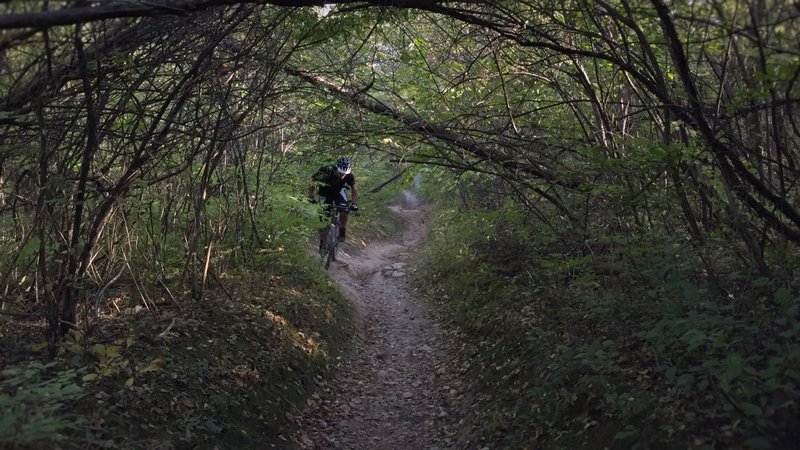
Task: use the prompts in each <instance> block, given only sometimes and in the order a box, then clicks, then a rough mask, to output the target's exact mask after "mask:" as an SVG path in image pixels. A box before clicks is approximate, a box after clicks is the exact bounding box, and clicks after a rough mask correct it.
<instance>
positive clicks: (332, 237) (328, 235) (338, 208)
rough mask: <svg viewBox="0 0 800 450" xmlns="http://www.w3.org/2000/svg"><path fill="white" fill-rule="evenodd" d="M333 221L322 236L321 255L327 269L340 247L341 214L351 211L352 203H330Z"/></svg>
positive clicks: (329, 207)
mask: <svg viewBox="0 0 800 450" xmlns="http://www.w3.org/2000/svg"><path fill="white" fill-rule="evenodd" d="M327 209H328V210H329V211H330V218H331V223H330V224H329V225H328V226H327V227H326V228H325V230H324V231H323V233H322V236H320V242H319V257H320V260H321V261H322V264H323V265H324V266H325V268H326V269H328V268H330V266H331V261H336V251H337V250H338V249H339V214H341V213H342V212H349V211H350V205H335V206H333V205H329V206H328V207H327Z"/></svg>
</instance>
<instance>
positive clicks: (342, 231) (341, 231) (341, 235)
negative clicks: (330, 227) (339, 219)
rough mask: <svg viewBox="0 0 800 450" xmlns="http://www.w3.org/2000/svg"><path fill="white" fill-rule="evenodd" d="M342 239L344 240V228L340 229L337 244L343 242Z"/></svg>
mask: <svg viewBox="0 0 800 450" xmlns="http://www.w3.org/2000/svg"><path fill="white" fill-rule="evenodd" d="M344 239H345V233H344V228H342V229H340V230H339V242H344Z"/></svg>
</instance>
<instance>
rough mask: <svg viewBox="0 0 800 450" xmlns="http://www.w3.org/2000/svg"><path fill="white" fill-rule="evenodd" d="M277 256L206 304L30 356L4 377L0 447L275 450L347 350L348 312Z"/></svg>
mask: <svg viewBox="0 0 800 450" xmlns="http://www.w3.org/2000/svg"><path fill="white" fill-rule="evenodd" d="M278 257H279V256H278V255H275V254H270V253H268V252H267V253H264V254H262V255H259V256H257V257H256V259H257V261H256V262H255V263H254V265H253V267H252V268H251V269H249V270H247V271H240V272H239V273H230V274H227V275H225V276H224V277H222V283H223V284H222V286H224V287H218V288H216V289H213V290H211V291H210V292H209V293H208V295H207V297H206V298H204V300H203V301H202V302H201V303H199V304H198V303H195V302H182V301H176V302H169V303H165V304H161V305H156V306H154V307H151V308H150V309H147V308H143V307H141V306H136V307H124V309H123V310H121V311H120V312H119V313H118V314H116V315H115V317H113V318H111V319H109V321H108V322H109V323H108V325H106V326H104V328H103V329H102V332H101V333H97V332H96V333H93V334H92V335H90V336H87V337H83V336H82V335H81V334H80V333H77V332H74V333H72V334H70V335H68V336H67V338H66V340H65V342H64V343H63V344H62V345H61V346H60V348H59V353H58V356H57V357H56V358H55V359H54V360H52V362H49V363H47V364H46V365H43V363H42V362H40V361H39V360H38V359H40V358H41V359H44V360H48V358H47V357H46V355H35V354H33V355H28V356H29V358H28V359H29V360H30V359H33V361H31V362H24V363H18V364H16V365H15V366H13V367H11V368H7V369H6V370H4V371H3V379H2V381H0V387H2V390H3V395H2V396H0V407H2V408H3V422H4V423H3V424H2V426H0V431H2V434H0V442H3V443H4V444H3V446H10V447H12V448H13V447H20V448H28V447H34V448H35V447H43V448H49V447H51V446H59V447H62V448H87V447H88V448H91V447H114V448H116V447H120V446H122V447H125V448H165V447H172V446H179V447H180V446H192V447H196V446H203V447H209V448H210V447H213V446H214V445H222V446H223V447H231V446H234V447H238V448H257V447H261V446H263V445H268V443H270V442H272V443H277V444H280V443H281V442H282V439H284V438H287V437H288V436H287V435H286V431H287V429H288V428H287V427H290V426H291V425H290V424H289V423H287V420H286V418H285V417H284V411H286V410H287V408H288V406H289V405H291V404H293V403H294V402H297V401H299V400H300V399H303V398H305V396H306V395H307V393H308V392H307V390H308V388H309V386H310V385H311V383H312V382H313V381H314V379H315V378H317V377H321V376H322V374H324V373H325V371H326V370H327V369H328V368H329V364H330V363H331V359H332V358H333V357H334V356H335V355H336V353H337V352H338V351H339V350H341V348H342V347H343V345H344V344H345V343H346V342H347V337H348V335H349V333H348V330H349V319H350V305H349V303H348V302H347V301H346V300H345V299H344V298H343V297H342V296H341V294H340V293H339V291H338V290H337V289H336V288H335V286H334V285H333V284H332V282H331V281H330V280H328V279H327V278H325V277H324V276H323V274H322V273H321V272H320V271H319V270H318V269H317V266H316V265H315V264H313V262H312V261H307V264H306V265H305V267H306V269H302V268H301V267H300V266H298V267H291V268H288V267H285V268H284V267H282V265H281V264H275V260H276V259H277V258H278ZM43 347H44V346H41V345H40V346H38V348H42V349H43ZM33 348H34V349H36V348H37V346H36V344H34V345H33ZM279 447H280V445H279Z"/></svg>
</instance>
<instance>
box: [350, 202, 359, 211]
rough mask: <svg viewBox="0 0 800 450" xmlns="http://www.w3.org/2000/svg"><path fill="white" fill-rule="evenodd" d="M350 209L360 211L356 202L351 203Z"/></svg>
mask: <svg viewBox="0 0 800 450" xmlns="http://www.w3.org/2000/svg"><path fill="white" fill-rule="evenodd" d="M350 211H358V205H356V204H355V203H353V204H351V205H350Z"/></svg>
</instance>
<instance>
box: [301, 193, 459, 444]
mask: <svg viewBox="0 0 800 450" xmlns="http://www.w3.org/2000/svg"><path fill="white" fill-rule="evenodd" d="M391 209H392V211H393V212H394V213H395V214H398V215H399V216H400V217H401V218H402V219H403V220H404V223H405V226H404V228H403V232H402V233H401V234H400V236H398V237H397V238H396V239H394V240H392V241H388V242H375V243H370V244H368V245H367V246H366V247H365V248H364V249H361V250H353V251H352V252H351V251H349V250H348V248H350V247H347V246H346V247H345V248H344V251H342V252H340V255H339V261H337V262H335V263H334V264H335V265H332V266H331V271H332V274H331V276H332V277H333V278H334V279H335V280H336V281H337V282H338V283H339V284H340V285H341V286H342V288H343V289H344V291H345V292H346V293H347V295H348V296H349V297H350V299H351V300H352V301H353V303H354V304H355V306H356V311H357V313H356V314H357V320H358V324H357V331H356V336H355V337H354V339H353V341H354V344H353V346H354V348H353V349H352V350H351V351H350V352H349V353H348V354H346V355H345V356H343V357H342V360H341V361H340V364H339V369H338V372H337V375H336V378H335V379H334V380H332V381H330V382H329V383H328V384H327V386H323V387H322V388H321V389H320V392H319V394H314V397H313V400H314V402H313V404H312V405H311V406H310V407H309V408H307V409H306V410H305V411H303V412H300V413H298V416H297V417H296V421H297V423H298V425H299V428H300V430H299V432H298V433H297V435H296V436H295V437H294V439H293V441H294V444H295V445H297V446H298V447H299V448H306V449H310V448H314V449H428V450H430V449H469V448H474V446H473V445H471V444H470V435H471V433H470V432H469V426H468V425H467V424H468V423H469V422H468V417H467V411H468V410H469V408H468V406H467V404H468V402H467V400H465V392H464V386H465V385H464V382H463V380H462V379H461V375H460V373H458V370H456V369H455V368H453V367H452V365H453V361H452V359H451V358H452V354H453V352H451V351H449V348H448V337H447V335H446V334H445V333H444V332H443V330H442V328H441V327H440V326H439V324H438V323H437V321H436V319H435V318H434V317H433V315H432V314H431V311H430V310H429V309H428V308H427V307H426V305H424V304H423V302H422V300H421V299H420V298H418V297H417V296H416V295H415V293H414V288H413V287H412V286H411V285H410V283H409V282H408V278H407V276H406V270H407V269H409V268H410V267H413V263H414V261H413V254H414V251H415V250H416V249H417V248H418V247H419V245H420V244H421V243H422V242H423V240H424V239H425V235H426V225H425V211H424V209H423V208H422V207H421V205H420V201H419V199H418V198H417V197H416V196H415V195H414V194H413V193H412V192H406V193H405V199H404V201H403V202H402V204H401V205H395V206H392V207H391Z"/></svg>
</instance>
